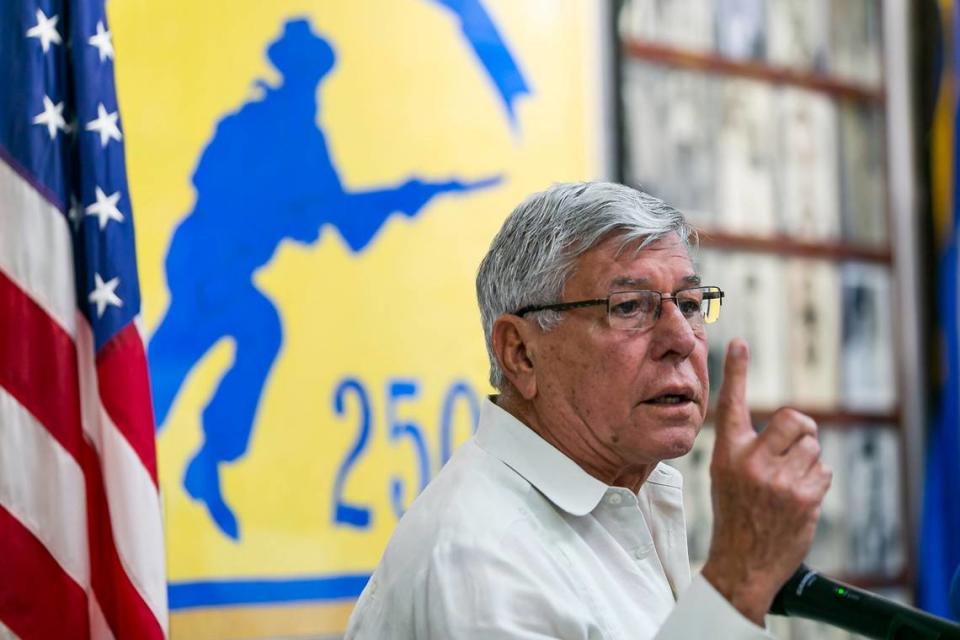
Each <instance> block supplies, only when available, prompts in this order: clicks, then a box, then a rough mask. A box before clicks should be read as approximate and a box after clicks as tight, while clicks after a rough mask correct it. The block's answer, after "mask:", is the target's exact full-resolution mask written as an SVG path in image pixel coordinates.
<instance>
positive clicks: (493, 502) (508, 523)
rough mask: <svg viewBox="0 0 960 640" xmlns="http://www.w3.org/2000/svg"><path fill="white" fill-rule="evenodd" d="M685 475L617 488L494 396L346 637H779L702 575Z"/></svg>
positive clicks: (663, 472) (421, 505)
mask: <svg viewBox="0 0 960 640" xmlns="http://www.w3.org/2000/svg"><path fill="white" fill-rule="evenodd" d="M681 485H682V483H681V477H680V474H679V472H677V471H676V470H675V469H673V468H671V467H669V466H667V465H664V464H660V465H658V466H657V467H656V469H654V471H653V472H652V473H651V474H650V477H649V478H648V479H647V481H646V482H645V483H644V484H643V486H642V487H641V489H640V491H639V493H638V494H634V493H633V492H631V491H629V490H628V489H624V488H621V487H610V486H607V485H606V484H604V483H603V482H601V481H599V480H597V479H596V478H594V477H593V476H591V475H589V474H588V473H586V472H585V471H583V469H581V468H580V467H579V466H578V465H577V464H576V463H575V462H574V461H573V460H571V459H570V458H567V457H566V456H565V455H564V454H563V453H561V452H560V451H559V450H557V449H555V448H554V447H553V446H551V445H550V444H549V443H548V442H546V441H545V440H543V439H542V438H540V436H538V435H537V434H536V433H535V432H534V431H532V430H531V429H529V428H528V427H526V426H525V425H524V424H522V423H521V422H519V421H518V420H516V419H515V418H514V417H513V416H512V415H510V414H509V413H507V412H506V411H504V410H503V409H501V408H499V407H498V406H496V405H495V404H494V403H492V402H490V401H487V402H486V403H485V404H484V407H483V410H482V413H481V418H480V426H479V429H478V431H477V434H476V436H475V437H474V438H473V439H471V440H469V441H468V442H467V443H465V444H464V445H463V446H462V447H461V448H460V449H459V450H458V451H457V453H456V454H455V455H454V456H453V458H451V460H450V462H449V463H447V465H446V466H445V467H444V468H443V470H442V471H441V472H440V474H439V475H438V476H437V477H436V479H434V480H433V482H431V483H430V485H429V486H428V487H427V488H426V489H425V490H424V491H423V493H422V494H421V495H420V496H419V497H418V498H417V499H416V500H415V501H414V503H413V504H412V505H411V507H410V509H409V510H408V511H407V513H406V514H405V515H404V516H403V518H402V519H401V521H400V523H399V524H398V525H397V529H396V531H395V532H394V535H393V538H392V539H391V540H390V543H389V545H388V546H387V549H386V551H385V552H384V555H383V558H382V559H381V561H380V565H379V566H378V567H377V570H376V571H375V572H374V574H373V576H372V577H371V579H370V582H369V583H368V584H367V587H366V588H365V589H364V591H363V593H362V594H361V595H360V599H359V601H358V602H357V606H356V608H355V609H354V612H353V615H352V616H351V617H350V623H349V627H348V629H347V634H346V638H347V639H348V640H350V639H358V640H360V639H362V640H387V639H392V638H398V639H407V638H410V639H412V638H417V639H426V640H460V639H464V640H466V639H469V640H476V639H480V638H489V639H492V638H524V639H526V638H530V639H532V638H565V639H571V640H573V639H581V638H583V639H588V638H589V639H591V640H593V639H600V638H603V639H605V640H614V639H617V640H619V639H623V640H626V639H628V638H629V639H640V638H659V639H663V640H667V639H681V638H682V639H684V640H688V639H696V638H718V639H719V638H724V639H727V638H732V639H748V638H751V639H752V638H769V637H770V636H769V635H767V634H766V632H765V631H764V630H763V629H761V628H760V627H757V626H756V625H754V624H753V623H752V622H750V621H749V620H747V619H746V618H744V617H743V616H742V615H741V614H740V613H739V612H738V611H737V610H736V609H734V608H733V606H731V605H730V604H729V603H728V602H727V601H726V600H725V599H724V598H723V597H722V596H720V594H719V593H717V592H716V590H714V589H713V587H712V586H711V585H710V584H709V583H708V582H707V581H706V580H705V579H704V578H703V577H702V576H700V575H699V574H698V575H697V576H696V577H695V578H694V579H693V580H692V581H691V579H690V565H689V560H688V557H687V546H686V530H685V527H684V520H683V503H682V500H681Z"/></svg>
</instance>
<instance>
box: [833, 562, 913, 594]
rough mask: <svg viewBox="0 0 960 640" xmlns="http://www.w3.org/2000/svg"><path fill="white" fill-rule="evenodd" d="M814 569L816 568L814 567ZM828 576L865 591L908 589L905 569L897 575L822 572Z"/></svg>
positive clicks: (908, 582) (908, 584) (908, 583)
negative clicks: (831, 573) (834, 574)
mask: <svg viewBox="0 0 960 640" xmlns="http://www.w3.org/2000/svg"><path fill="white" fill-rule="evenodd" d="M814 570H816V568H815V567H814ZM824 575H826V576H827V577H828V578H832V579H834V580H837V581H839V582H846V583H847V584H850V585H853V586H855V587H859V588H861V589H864V590H866V591H876V590H877V589H891V588H901V589H909V588H910V581H909V580H908V578H907V572H906V570H904V571H901V572H900V573H899V574H898V575H892V576H891V575H885V574H838V575H836V576H831V575H828V574H826V573H825V574H824Z"/></svg>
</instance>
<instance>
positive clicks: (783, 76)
mask: <svg viewBox="0 0 960 640" xmlns="http://www.w3.org/2000/svg"><path fill="white" fill-rule="evenodd" d="M623 51H624V54H625V55H626V56H627V57H629V58H633V59H636V60H647V61H651V62H657V63H660V64H665V65H669V66H672V67H681V68H685V69H694V70H698V71H707V72H713V73H719V74H724V75H729V76H739V77H741V78H751V79H754V80H761V81H764V82H772V83H776V84H782V85H790V86H794V87H802V88H804V89H811V90H813V91H819V92H821V93H827V94H830V95H832V96H835V97H838V98H844V99H847V100H853V101H856V102H864V103H869V104H877V105H881V104H883V101H884V97H885V94H884V92H883V91H882V90H880V89H876V88H873V87H869V86H865V85H862V84H858V83H856V82H850V81H847V80H843V79H840V78H837V77H834V76H829V75H826V74H823V73H808V72H804V71H798V70H795V69H787V68H784V67H771V66H770V65H767V64H765V63H763V62H756V61H745V60H731V59H729V58H724V57H722V56H718V55H716V54H714V53H710V52H695V51H687V50H682V49H677V48H674V47H670V46H667V45H662V44H655V43H651V42H642V41H640V40H634V39H630V38H624V40H623Z"/></svg>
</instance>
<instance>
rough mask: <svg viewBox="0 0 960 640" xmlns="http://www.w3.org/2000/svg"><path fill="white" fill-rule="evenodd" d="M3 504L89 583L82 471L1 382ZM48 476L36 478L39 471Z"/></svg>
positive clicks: (74, 574)
mask: <svg viewBox="0 0 960 640" xmlns="http://www.w3.org/2000/svg"><path fill="white" fill-rule="evenodd" d="M0 416H3V419H2V420H0V442H2V443H3V446H2V447H0V504H2V505H3V507H4V508H5V509H6V510H7V511H9V512H10V513H11V514H12V515H13V517H14V518H16V519H17V520H19V521H20V524H22V525H23V526H24V527H25V528H26V529H27V530H28V531H30V533H32V534H33V535H34V536H35V537H36V538H37V539H38V540H39V541H40V542H41V543H43V546H44V547H46V548H47V551H49V552H50V555H51V556H53V558H54V560H56V561H57V564H59V565H60V567H61V568H62V569H63V571H64V573H66V574H67V575H68V576H70V577H71V578H72V579H73V580H74V581H75V582H76V583H77V584H79V585H80V586H81V587H83V588H84V589H85V590H86V589H87V587H88V586H89V585H90V561H89V556H88V553H89V549H88V546H87V507H86V504H87V498H86V489H85V484H84V479H83V471H82V470H81V469H80V465H79V464H77V461H76V460H74V459H73V457H72V456H71V455H70V454H69V453H67V451H66V449H64V448H63V446H61V444H60V443H59V442H57V441H56V439H55V438H54V437H53V436H51V435H50V432H49V431H48V430H47V428H46V427H44V426H43V425H42V424H40V423H39V422H38V421H37V419H36V418H34V417H33V414H31V413H30V412H29V411H27V410H26V409H25V408H24V407H23V406H22V405H21V404H20V403H19V402H17V400H16V399H15V398H14V397H13V396H11V395H10V394H9V393H8V392H7V390H6V389H4V388H3V387H0ZM37 472H39V473H41V474H42V476H43V481H42V482H37V477H36V475H35V474H36V473H37Z"/></svg>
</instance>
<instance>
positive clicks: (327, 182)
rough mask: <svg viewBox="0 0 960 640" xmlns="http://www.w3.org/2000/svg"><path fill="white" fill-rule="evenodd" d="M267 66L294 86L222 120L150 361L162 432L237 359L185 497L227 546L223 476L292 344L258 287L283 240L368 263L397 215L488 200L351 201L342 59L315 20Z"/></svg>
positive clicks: (230, 517) (268, 91)
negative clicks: (335, 98) (213, 375)
mask: <svg viewBox="0 0 960 640" xmlns="http://www.w3.org/2000/svg"><path fill="white" fill-rule="evenodd" d="M267 56H268V57H269V59H270V61H271V62H272V63H273V65H274V66H275V67H276V68H277V70H278V71H279V72H280V73H281V75H282V76H283V80H282V82H281V84H280V85H279V86H277V87H271V86H268V85H266V84H265V83H264V82H262V81H258V84H259V85H260V86H261V87H262V88H263V89H264V95H263V97H262V98H260V99H258V100H255V101H252V102H249V103H247V104H245V105H244V106H243V107H242V108H241V109H240V110H239V111H238V112H236V113H234V114H232V115H228V116H227V117H225V118H223V120H221V122H220V123H219V125H218V126H217V130H216V133H215V135H214V137H213V140H212V141H211V142H210V144H209V145H208V146H207V148H206V149H205V150H204V152H203V155H202V157H201V159H200V162H199V164H198V166H197V170H196V173H195V174H194V176H193V181H194V185H195V187H196V191H197V199H196V205H195V207H194V209H193V211H192V212H191V213H190V214H189V215H187V216H186V217H185V218H184V220H183V221H182V222H181V223H180V224H179V225H178V227H177V229H176V231H175V232H174V234H173V238H172V240H171V243H170V248H169V250H168V253H167V256H166V262H165V267H166V273H167V282H168V286H169V289H170V296H171V301H170V305H169V307H168V308H167V311H166V314H165V315H164V317H163V319H162V320H161V322H160V325H159V327H158V328H157V331H156V333H154V335H153V337H152V338H151V340H150V344H149V347H148V354H149V360H150V363H151V374H152V385H153V398H154V410H155V413H156V418H157V425H158V429H159V428H161V425H163V423H164V422H165V420H166V417H167V414H168V412H169V410H170V407H171V405H172V404H173V401H174V399H175V397H176V395H177V393H178V391H179V390H180V387H181V385H182V384H183V381H184V379H185V378H186V376H187V374H188V373H189V372H190V370H191V369H193V367H194V366H195V365H196V364H197V363H198V362H199V361H200V359H201V358H202V357H203V355H204V354H205V353H206V352H207V351H209V350H210V349H211V348H212V347H213V346H214V345H215V344H216V343H217V341H219V340H220V339H222V338H224V337H232V338H233V340H234V342H235V358H234V362H233V364H232V366H231V367H230V369H229V370H228V371H227V372H226V374H225V375H224V376H223V378H222V379H221V380H220V382H219V385H218V386H217V389H216V391H215V392H214V394H213V397H212V398H211V399H210V401H209V403H208V404H207V406H206V407H205V409H204V411H203V416H202V420H203V436H204V437H203V443H202V444H201V446H200V448H199V450H198V451H197V452H196V454H195V455H194V456H193V458H192V459H191V461H190V463H189V465H188V466H187V470H186V473H185V475H184V488H185V489H186V491H187V493H188V494H189V495H190V496H191V497H193V498H194V499H196V500H199V501H201V502H203V503H204V504H205V505H206V508H207V510H208V511H209V513H210V516H211V517H212V518H213V520H214V522H215V523H216V525H217V526H218V527H219V528H220V530H221V531H223V532H224V533H225V534H227V535H228V536H230V537H231V538H233V539H239V537H240V529H239V524H238V522H237V518H236V516H235V515H234V513H233V510H232V509H231V508H230V506H229V505H228V504H227V503H226V502H225V500H224V497H223V494H222V492H221V487H220V473H219V471H220V468H219V465H220V464H221V463H226V462H233V461H235V460H237V459H238V458H239V457H241V456H242V455H243V454H244V453H245V452H246V451H247V447H248V445H249V443H250V436H251V431H252V428H253V424H254V419H255V417H256V411H257V405H258V404H259V402H260V396H261V392H262V391H263V386H264V383H265V382H266V380H267V377H268V376H269V373H270V369H271V367H272V366H273V363H274V361H275V359H276V357H277V354H278V352H279V350H280V346H281V343H282V340H283V335H282V328H281V323H280V316H279V314H278V312H277V309H276V307H275V306H274V304H273V303H272V302H271V301H270V300H269V299H268V298H267V297H266V296H265V295H264V294H263V293H262V292H261V291H259V290H258V289H257V287H256V286H255V285H254V283H253V274H254V272H255V271H256V270H257V269H258V268H260V267H262V266H263V265H265V264H266V263H268V262H269V261H270V260H271V258H272V256H273V254H274V252H275V251H276V249H277V246H278V244H279V243H280V242H281V241H283V240H284V239H287V238H289V239H292V240H294V241H297V242H301V243H305V244H310V243H314V242H316V241H317V239H318V238H319V235H320V229H321V226H322V225H324V224H329V225H332V226H333V227H336V229H337V230H338V231H339V232H340V234H341V235H342V237H343V238H344V240H345V241H346V243H347V245H348V246H349V247H350V249H351V250H352V251H353V252H360V251H362V250H363V249H364V248H365V247H366V246H367V245H368V244H369V243H370V241H371V240H372V239H373V237H374V236H375V235H376V233H377V231H378V230H379V229H380V227H381V226H382V225H383V223H384V222H385V221H386V219H387V218H388V217H389V216H390V215H391V214H392V213H394V212H400V213H403V214H405V215H408V216H415V215H416V214H417V213H418V212H419V211H420V209H421V208H422V207H423V206H424V205H425V204H427V202H429V201H430V199H431V198H433V197H434V196H435V195H437V194H439V193H442V192H463V191H467V190H471V189H477V188H483V187H488V186H491V185H493V184H496V183H497V182H498V181H499V178H498V177H495V178H488V179H486V180H482V181H478V182H474V183H464V182H460V181H457V180H450V181H445V182H434V183H430V182H426V181H423V180H420V179H417V178H411V179H410V180H407V181H406V182H405V183H403V184H401V185H399V186H395V187H389V188H382V189H375V190H370V191H363V192H348V191H345V190H344V188H343V185H342V184H341V182H340V178H339V176H338V175H337V171H336V168H335V167H334V164H333V162H332V159H331V157H330V153H329V151H328V149H327V144H326V141H325V139H324V135H323V132H322V131H321V130H320V129H318V127H317V124H316V123H317V111H318V104H317V87H318V85H319V83H320V82H321V81H322V79H323V78H324V77H325V76H326V75H327V74H328V73H329V72H330V71H331V70H332V69H333V67H334V65H335V64H336V58H335V55H334V50H333V48H332V47H331V46H330V44H328V43H327V41H326V40H324V39H323V38H322V37H320V36H318V35H316V34H314V33H313V32H312V31H311V29H310V25H309V23H308V22H307V21H306V20H303V19H294V20H290V21H288V22H287V23H286V24H285V27H284V31H283V34H282V36H281V37H280V38H279V39H278V40H276V41H275V42H273V43H272V44H271V45H270V46H269V47H268V49H267Z"/></svg>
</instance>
